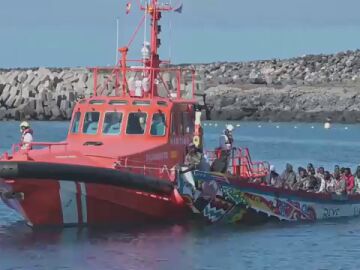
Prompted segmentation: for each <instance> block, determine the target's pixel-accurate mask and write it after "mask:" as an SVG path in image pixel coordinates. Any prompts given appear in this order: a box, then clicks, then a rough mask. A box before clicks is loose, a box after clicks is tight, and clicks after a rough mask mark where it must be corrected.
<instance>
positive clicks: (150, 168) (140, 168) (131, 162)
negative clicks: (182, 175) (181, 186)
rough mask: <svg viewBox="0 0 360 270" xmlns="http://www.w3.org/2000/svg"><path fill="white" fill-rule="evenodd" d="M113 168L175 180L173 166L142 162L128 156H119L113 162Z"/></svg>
mask: <svg viewBox="0 0 360 270" xmlns="http://www.w3.org/2000/svg"><path fill="white" fill-rule="evenodd" d="M114 168H115V169H118V170H125V171H128V172H131V173H135V174H142V175H144V176H149V177H155V178H159V179H170V180H172V181H174V180H175V176H176V169H175V167H174V168H169V167H168V166H167V165H165V164H164V165H162V166H159V163H155V162H144V160H136V159H133V158H129V157H121V158H119V159H118V160H117V161H116V162H115V164H114Z"/></svg>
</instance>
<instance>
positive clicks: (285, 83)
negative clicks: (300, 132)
mask: <svg viewBox="0 0 360 270" xmlns="http://www.w3.org/2000/svg"><path fill="white" fill-rule="evenodd" d="M182 66H183V67H184V66H187V67H189V66H191V67H194V68H195V69H196V70H197V76H196V78H197V80H198V82H197V83H196V86H197V87H196V88H197V91H200V92H201V93H204V92H205V93H206V94H207V103H208V105H209V106H208V108H211V118H212V119H213V120H216V119H220V120H265V121H320V122H323V121H325V120H326V119H327V118H331V119H332V120H333V121H337V122H359V121H360V113H359V112H360V105H359V104H360V103H359V101H360V50H357V51H347V52H340V53H337V54H331V55H307V56H303V57H298V58H291V59H285V60H278V59H272V60H265V61H251V62H240V63H229V62H226V63H210V64H197V65H182ZM100 75H101V76H100V78H99V82H104V81H107V79H106V75H104V74H100ZM106 91H108V92H112V91H114V86H113V85H108V86H107V88H106ZM92 92H93V77H92V74H91V73H90V72H89V71H88V70H87V69H84V68H71V69H47V68H36V69H28V70H20V69H17V70H2V71H1V70H0V120H1V119H16V120H20V119H35V120H47V119H50V120H67V119H69V118H70V117H71V113H72V109H73V107H74V104H75V103H76V101H77V100H78V99H80V98H83V97H89V96H90V95H91V94H92Z"/></svg>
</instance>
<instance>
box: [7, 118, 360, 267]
mask: <svg viewBox="0 0 360 270" xmlns="http://www.w3.org/2000/svg"><path fill="white" fill-rule="evenodd" d="M204 124H205V126H204V131H205V134H206V136H205V138H206V139H205V144H206V147H208V148H213V147H215V146H216V145H217V143H218V136H219V134H220V133H221V132H222V130H223V128H224V125H225V123H224V122H205V123H204ZM232 124H233V125H234V126H236V125H240V126H239V127H236V128H235V131H234V137H235V141H236V145H238V146H241V147H249V148H250V150H251V155H252V159H253V160H267V161H270V163H271V164H274V165H275V166H276V168H277V170H278V171H282V170H283V169H284V167H285V164H286V163H287V162H289V163H291V164H293V165H294V167H295V168H296V167H298V166H306V165H307V163H308V162H312V163H313V164H314V165H315V166H317V167H318V166H324V167H325V168H327V169H331V170H332V169H333V166H334V165H335V164H340V165H341V166H346V167H351V168H352V169H355V167H356V166H357V165H358V164H359V163H360V140H359V134H360V125H340V124H334V125H333V126H332V127H331V129H328V130H327V129H324V128H323V125H322V124H300V123H254V122H252V123H248V122H246V123H244V122H240V123H232ZM32 126H33V129H34V131H35V138H36V140H37V141H61V140H64V139H65V137H66V133H67V128H68V123H67V122H33V123H32ZM0 138H1V139H0V151H1V152H3V151H6V150H9V149H10V146H11V144H12V143H15V142H17V141H18V140H19V127H18V123H16V122H1V123H0ZM359 254H360V219H356V218H355V219H342V220H334V221H327V222H318V223H306V224H286V223H276V224H266V225H259V226H239V225H237V226H234V225H231V226H230V225H229V226H208V227H203V226H197V225H196V224H188V225H181V226H180V225H164V226H149V225H147V224H144V226H141V227H137V228H111V229H106V230H105V229H90V228H89V229H87V228H84V229H78V228H66V229H62V230H55V229H47V230H39V231H33V230H32V229H30V228H29V227H27V226H26V225H25V224H24V222H23V221H22V219H21V217H19V216H18V215H17V214H16V213H14V212H13V211H11V210H9V209H7V208H6V207H5V206H4V205H2V204H1V203H0V270H3V269H9V270H10V269H24V270H28V269H31V270H32V269H46V270H48V269H79V270H81V269H86V270H92V269H124V270H128V269H134V270H141V269H144V270H148V269H149V270H153V269H154V270H155V269H156V270H162V269H164V270H167V269H199V270H200V269H204V270H215V269H227V270H230V269H269V270H270V269H360V260H359Z"/></svg>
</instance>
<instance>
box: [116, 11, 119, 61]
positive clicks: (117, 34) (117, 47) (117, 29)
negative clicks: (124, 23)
mask: <svg viewBox="0 0 360 270" xmlns="http://www.w3.org/2000/svg"><path fill="white" fill-rule="evenodd" d="M118 63H119V18H118V17H117V18H116V56H115V66H117V65H118Z"/></svg>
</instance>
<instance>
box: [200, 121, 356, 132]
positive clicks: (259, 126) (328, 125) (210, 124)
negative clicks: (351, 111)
mask: <svg viewBox="0 0 360 270" xmlns="http://www.w3.org/2000/svg"><path fill="white" fill-rule="evenodd" d="M202 125H203V126H204V127H206V126H209V127H222V126H223V125H224V127H226V126H227V125H230V124H229V123H224V124H222V123H203V124H202ZM231 125H232V124H231ZM233 126H234V127H241V124H233ZM263 127H264V126H263V125H261V124H258V125H257V128H263ZM268 127H271V126H268ZM273 127H275V128H277V129H279V128H291V126H290V127H286V126H285V127H284V126H281V125H274V126H273ZM302 127H304V126H302ZM305 127H306V126H305ZM323 127H324V129H331V128H333V127H332V125H331V124H330V123H329V122H325V123H324V126H323ZM293 128H294V129H299V128H300V127H299V126H297V125H294V126H293ZM309 128H310V129H315V128H317V127H316V126H313V125H312V126H310V127H309ZM343 129H344V130H349V127H348V126H345V127H344V128H343Z"/></svg>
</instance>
